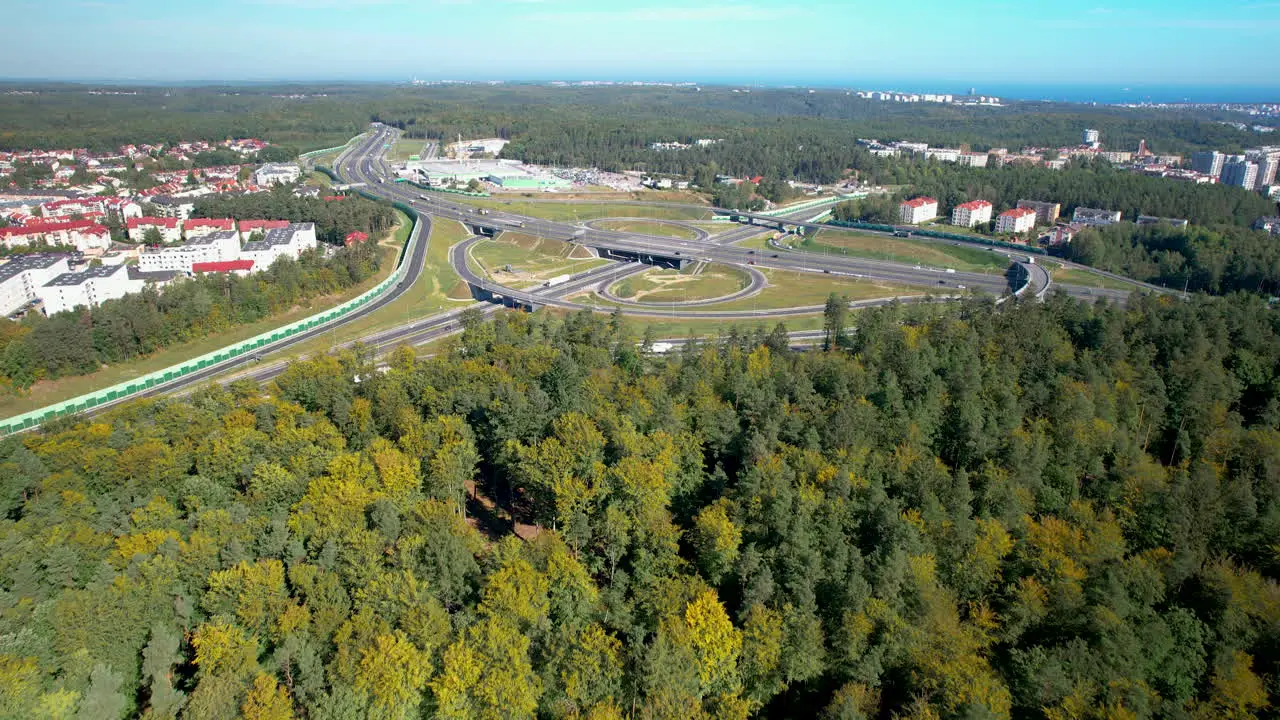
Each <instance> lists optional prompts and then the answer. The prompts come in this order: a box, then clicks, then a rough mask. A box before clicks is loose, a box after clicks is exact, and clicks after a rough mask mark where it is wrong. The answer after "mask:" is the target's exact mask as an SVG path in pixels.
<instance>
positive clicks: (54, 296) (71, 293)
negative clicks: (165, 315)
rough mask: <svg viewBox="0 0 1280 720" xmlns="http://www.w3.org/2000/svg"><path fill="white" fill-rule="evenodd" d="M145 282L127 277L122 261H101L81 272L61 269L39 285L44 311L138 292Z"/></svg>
mask: <svg viewBox="0 0 1280 720" xmlns="http://www.w3.org/2000/svg"><path fill="white" fill-rule="evenodd" d="M145 285H146V283H145V282H143V281H141V280H133V279H130V277H129V270H128V268H127V267H126V266H124V265H100V266H98V267H91V268H86V269H84V270H81V271H80V272H69V273H63V274H61V275H59V276H57V277H55V278H54V279H52V280H50V281H49V282H47V283H45V285H44V286H43V287H42V288H41V289H40V291H39V292H40V299H41V300H43V301H44V312H45V314H46V315H56V314H57V313H60V312H62V311H64V310H72V309H75V308H77V307H94V306H95V305H98V304H99V303H102V302H104V301H106V300H114V299H115V298H120V297H124V296H125V295H128V294H129V293H133V292H139V291H141V290H142V288H143V287H145Z"/></svg>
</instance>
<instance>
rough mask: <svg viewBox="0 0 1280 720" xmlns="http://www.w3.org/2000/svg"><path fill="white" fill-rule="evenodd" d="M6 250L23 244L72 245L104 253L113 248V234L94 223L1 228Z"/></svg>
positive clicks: (36, 224) (0, 240) (0, 231)
mask: <svg viewBox="0 0 1280 720" xmlns="http://www.w3.org/2000/svg"><path fill="white" fill-rule="evenodd" d="M0 242H3V243H4V245H5V247H10V248H12V247H18V246H20V245H38V244H40V243H42V242H43V243H45V244H47V245H71V246H74V247H75V249H77V250H79V251H80V252H94V251H98V252H100V251H102V250H105V249H107V248H108V247H110V246H111V231H110V230H108V229H107V228H106V227H105V226H103V225H99V224H98V223H96V222H93V221H92V220H68V221H64V222H46V223H33V224H31V225H21V226H11V227H4V228H0Z"/></svg>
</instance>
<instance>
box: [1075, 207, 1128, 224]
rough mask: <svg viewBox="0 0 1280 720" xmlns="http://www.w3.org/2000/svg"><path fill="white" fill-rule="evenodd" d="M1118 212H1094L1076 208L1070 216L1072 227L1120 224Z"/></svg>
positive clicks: (1091, 209)
mask: <svg viewBox="0 0 1280 720" xmlns="http://www.w3.org/2000/svg"><path fill="white" fill-rule="evenodd" d="M1120 217H1121V215H1120V211H1119V210H1096V209H1094V208H1086V207H1078V208H1076V211H1075V212H1074V213H1072V214H1071V224H1072V225H1112V224H1114V223H1118V222H1120Z"/></svg>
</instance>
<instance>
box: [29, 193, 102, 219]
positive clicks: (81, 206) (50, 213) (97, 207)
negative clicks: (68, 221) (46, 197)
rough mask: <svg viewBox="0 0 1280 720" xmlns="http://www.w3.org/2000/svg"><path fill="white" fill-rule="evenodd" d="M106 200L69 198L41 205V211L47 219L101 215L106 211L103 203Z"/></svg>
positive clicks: (98, 198)
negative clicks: (91, 214)
mask: <svg viewBox="0 0 1280 720" xmlns="http://www.w3.org/2000/svg"><path fill="white" fill-rule="evenodd" d="M104 200H106V198H100V197H86V198H68V199H66V200H51V201H49V202H47V203H41V205H40V210H41V212H43V213H44V216H45V217H47V218H60V217H71V216H72V215H87V214H89V213H93V212H96V213H101V212H104V211H105V209H106V208H105V207H104V205H103V201H104Z"/></svg>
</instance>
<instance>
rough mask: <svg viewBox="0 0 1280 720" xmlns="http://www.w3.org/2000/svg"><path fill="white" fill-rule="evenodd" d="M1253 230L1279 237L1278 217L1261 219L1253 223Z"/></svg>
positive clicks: (1279, 220) (1279, 219)
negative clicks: (1263, 231)
mask: <svg viewBox="0 0 1280 720" xmlns="http://www.w3.org/2000/svg"><path fill="white" fill-rule="evenodd" d="M1253 229H1254V230H1265V231H1267V232H1269V233H1271V234H1272V235H1280V217H1262V218H1258V219H1257V220H1256V221H1255V222H1254V223H1253Z"/></svg>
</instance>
